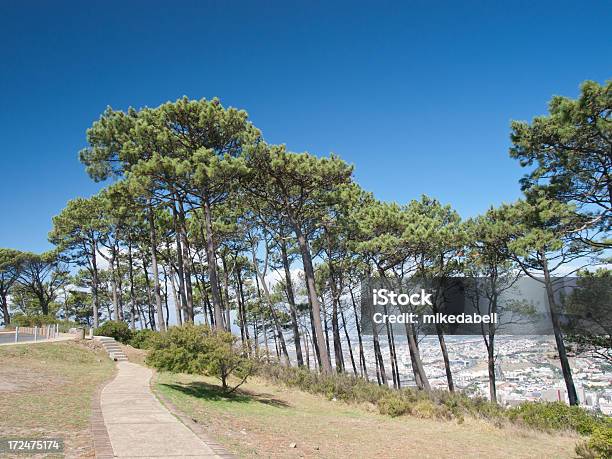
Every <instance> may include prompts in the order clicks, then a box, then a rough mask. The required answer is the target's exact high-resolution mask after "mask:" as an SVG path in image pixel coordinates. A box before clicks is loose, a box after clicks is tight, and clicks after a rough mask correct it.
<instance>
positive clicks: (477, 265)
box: [464, 208, 518, 403]
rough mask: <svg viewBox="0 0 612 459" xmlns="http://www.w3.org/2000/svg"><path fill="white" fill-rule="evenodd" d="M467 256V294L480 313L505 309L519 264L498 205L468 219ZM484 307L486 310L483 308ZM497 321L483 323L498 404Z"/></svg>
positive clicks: (491, 394)
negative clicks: (509, 248) (512, 254)
mask: <svg viewBox="0 0 612 459" xmlns="http://www.w3.org/2000/svg"><path fill="white" fill-rule="evenodd" d="M467 234H468V243H467V250H468V251H467V255H466V263H465V268H464V272H465V274H466V277H468V278H470V277H471V278H472V280H473V281H472V282H469V283H468V285H469V287H468V288H467V296H468V297H470V298H471V299H472V301H473V302H474V304H475V306H476V309H477V311H478V312H479V313H480V314H483V313H484V314H498V313H500V312H502V310H504V309H505V305H504V302H503V300H502V298H501V296H502V295H503V294H504V292H506V291H508V290H510V289H511V288H512V287H513V286H514V285H515V283H516V281H517V279H518V273H517V272H516V271H517V270H516V265H515V264H514V263H513V262H512V260H511V258H510V256H509V255H508V252H507V246H508V243H509V242H510V240H511V238H512V227H511V226H510V225H508V224H507V223H506V222H505V221H504V218H503V215H501V213H500V211H499V210H498V209H495V208H491V209H489V210H488V211H487V212H486V213H485V214H484V215H482V216H479V217H476V218H474V219H472V220H469V221H468V222H467ZM483 308H484V310H483ZM497 332H498V327H497V326H496V325H495V324H488V326H487V327H485V326H484V325H481V333H482V336H483V340H484V344H485V347H486V348H487V367H488V373H489V397H490V400H491V402H493V403H497V387H496V375H495V359H496V357H497V356H496V352H495V337H496V334H497Z"/></svg>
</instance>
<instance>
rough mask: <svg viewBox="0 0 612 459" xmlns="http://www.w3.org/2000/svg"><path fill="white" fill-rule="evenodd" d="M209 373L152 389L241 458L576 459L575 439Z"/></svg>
mask: <svg viewBox="0 0 612 459" xmlns="http://www.w3.org/2000/svg"><path fill="white" fill-rule="evenodd" d="M216 384H217V382H216V381H215V380H214V379H212V378H206V377H194V376H187V375H172V374H168V373H163V374H160V375H159V376H158V380H157V382H156V385H155V387H156V390H158V391H159V392H160V393H161V394H162V396H163V397H165V398H167V399H169V400H170V401H171V402H172V403H173V404H174V405H175V406H176V407H178V408H179V409H180V410H182V411H183V412H185V413H186V414H188V415H189V416H190V417H192V418H193V419H194V420H196V421H197V422H198V423H200V424H201V425H203V426H205V427H206V429H207V430H209V432H210V434H211V436H213V437H215V439H216V440H218V441H219V442H221V443H222V444H223V445H224V446H225V447H226V448H227V449H229V450H230V451H232V452H234V453H236V454H237V455H239V456H240V457H261V456H263V457H388V458H392V457H397V458H400V457H402V458H405V457H425V458H427V457H430V458H456V457H490V458H494V457H499V458H502V457H503V458H507V457H516V458H534V457H538V458H546V457H551V458H552V457H555V458H560V457H575V454H574V447H575V445H576V442H577V440H578V437H577V436H576V435H574V434H567V433H565V434H546V433H541V432H536V431H532V430H528V429H522V428H518V427H503V428H497V427H494V426H493V425H491V424H490V423H485V422H481V421H477V420H473V419H466V420H465V422H463V423H461V424H459V423H457V422H456V421H439V420H430V419H419V418H415V417H410V416H405V417H401V418H390V417H388V416H382V415H380V414H378V410H377V409H375V408H374V407H368V406H366V405H361V406H355V405H349V404H346V403H343V402H339V401H329V400H327V399H325V398H323V397H320V396H316V395H311V394H308V393H305V392H302V391H299V390H295V389H288V388H284V387H280V386H275V385H271V384H269V383H267V382H266V381H264V380H262V379H259V378H252V379H250V380H249V381H248V382H247V383H246V384H245V385H244V386H242V387H241V389H242V390H239V392H238V393H237V394H236V395H234V396H231V397H225V396H222V395H221V394H220V392H219V391H218V386H217V385H216Z"/></svg>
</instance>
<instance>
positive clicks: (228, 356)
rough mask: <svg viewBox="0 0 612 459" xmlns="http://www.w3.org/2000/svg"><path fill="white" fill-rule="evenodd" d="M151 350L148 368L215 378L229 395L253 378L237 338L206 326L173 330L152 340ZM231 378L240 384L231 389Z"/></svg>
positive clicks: (175, 328)
mask: <svg viewBox="0 0 612 459" xmlns="http://www.w3.org/2000/svg"><path fill="white" fill-rule="evenodd" d="M150 349H151V352H150V353H149V355H148V356H147V360H146V362H147V364H148V365H150V366H152V367H154V368H156V369H158V370H163V371H170V372H172V373H190V374H199V375H208V376H214V377H216V378H218V379H219V380H220V381H221V387H222V388H223V390H224V391H226V392H228V393H231V392H233V391H235V390H236V389H237V388H238V387H240V386H241V385H242V384H243V383H244V382H245V381H246V379H247V377H248V376H249V375H250V374H251V369H252V365H251V363H250V361H249V360H248V359H247V358H245V357H244V356H243V355H242V351H241V349H240V348H239V347H238V346H237V345H236V337H235V336H233V335H232V334H231V333H229V332H225V331H217V330H211V329H210V327H208V326H206V325H191V324H188V325H185V326H182V327H170V328H169V329H168V331H167V332H166V333H163V334H159V335H158V336H156V337H155V338H154V339H152V340H150ZM231 375H235V376H237V377H238V378H240V379H241V381H240V382H239V383H238V384H237V385H236V386H234V387H233V388H231V389H230V388H229V385H228V381H229V378H230V376H231Z"/></svg>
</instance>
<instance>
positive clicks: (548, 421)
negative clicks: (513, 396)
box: [508, 402, 609, 435]
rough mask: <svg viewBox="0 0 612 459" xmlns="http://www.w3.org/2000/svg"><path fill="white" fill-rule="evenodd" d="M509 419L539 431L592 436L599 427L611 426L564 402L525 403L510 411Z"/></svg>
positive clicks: (597, 417)
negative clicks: (558, 431)
mask: <svg viewBox="0 0 612 459" xmlns="http://www.w3.org/2000/svg"><path fill="white" fill-rule="evenodd" d="M508 417H509V418H510V420H511V421H513V422H519V423H523V424H525V425H527V426H529V427H533V428H535V429H539V430H574V431H576V432H578V433H579V434H582V435H590V434H591V433H593V431H594V430H595V429H596V428H597V427H599V426H605V425H606V424H608V425H609V421H606V420H605V419H604V418H602V417H599V416H596V415H594V414H591V413H589V412H588V411H586V410H585V409H583V408H580V407H578V406H568V405H566V404H565V403H563V402H528V403H523V404H521V405H519V406H517V407H514V408H511V409H510V410H508Z"/></svg>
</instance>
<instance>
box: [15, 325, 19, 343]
mask: <svg viewBox="0 0 612 459" xmlns="http://www.w3.org/2000/svg"><path fill="white" fill-rule="evenodd" d="M18 341H19V325H17V326H16V327H15V342H18Z"/></svg>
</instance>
